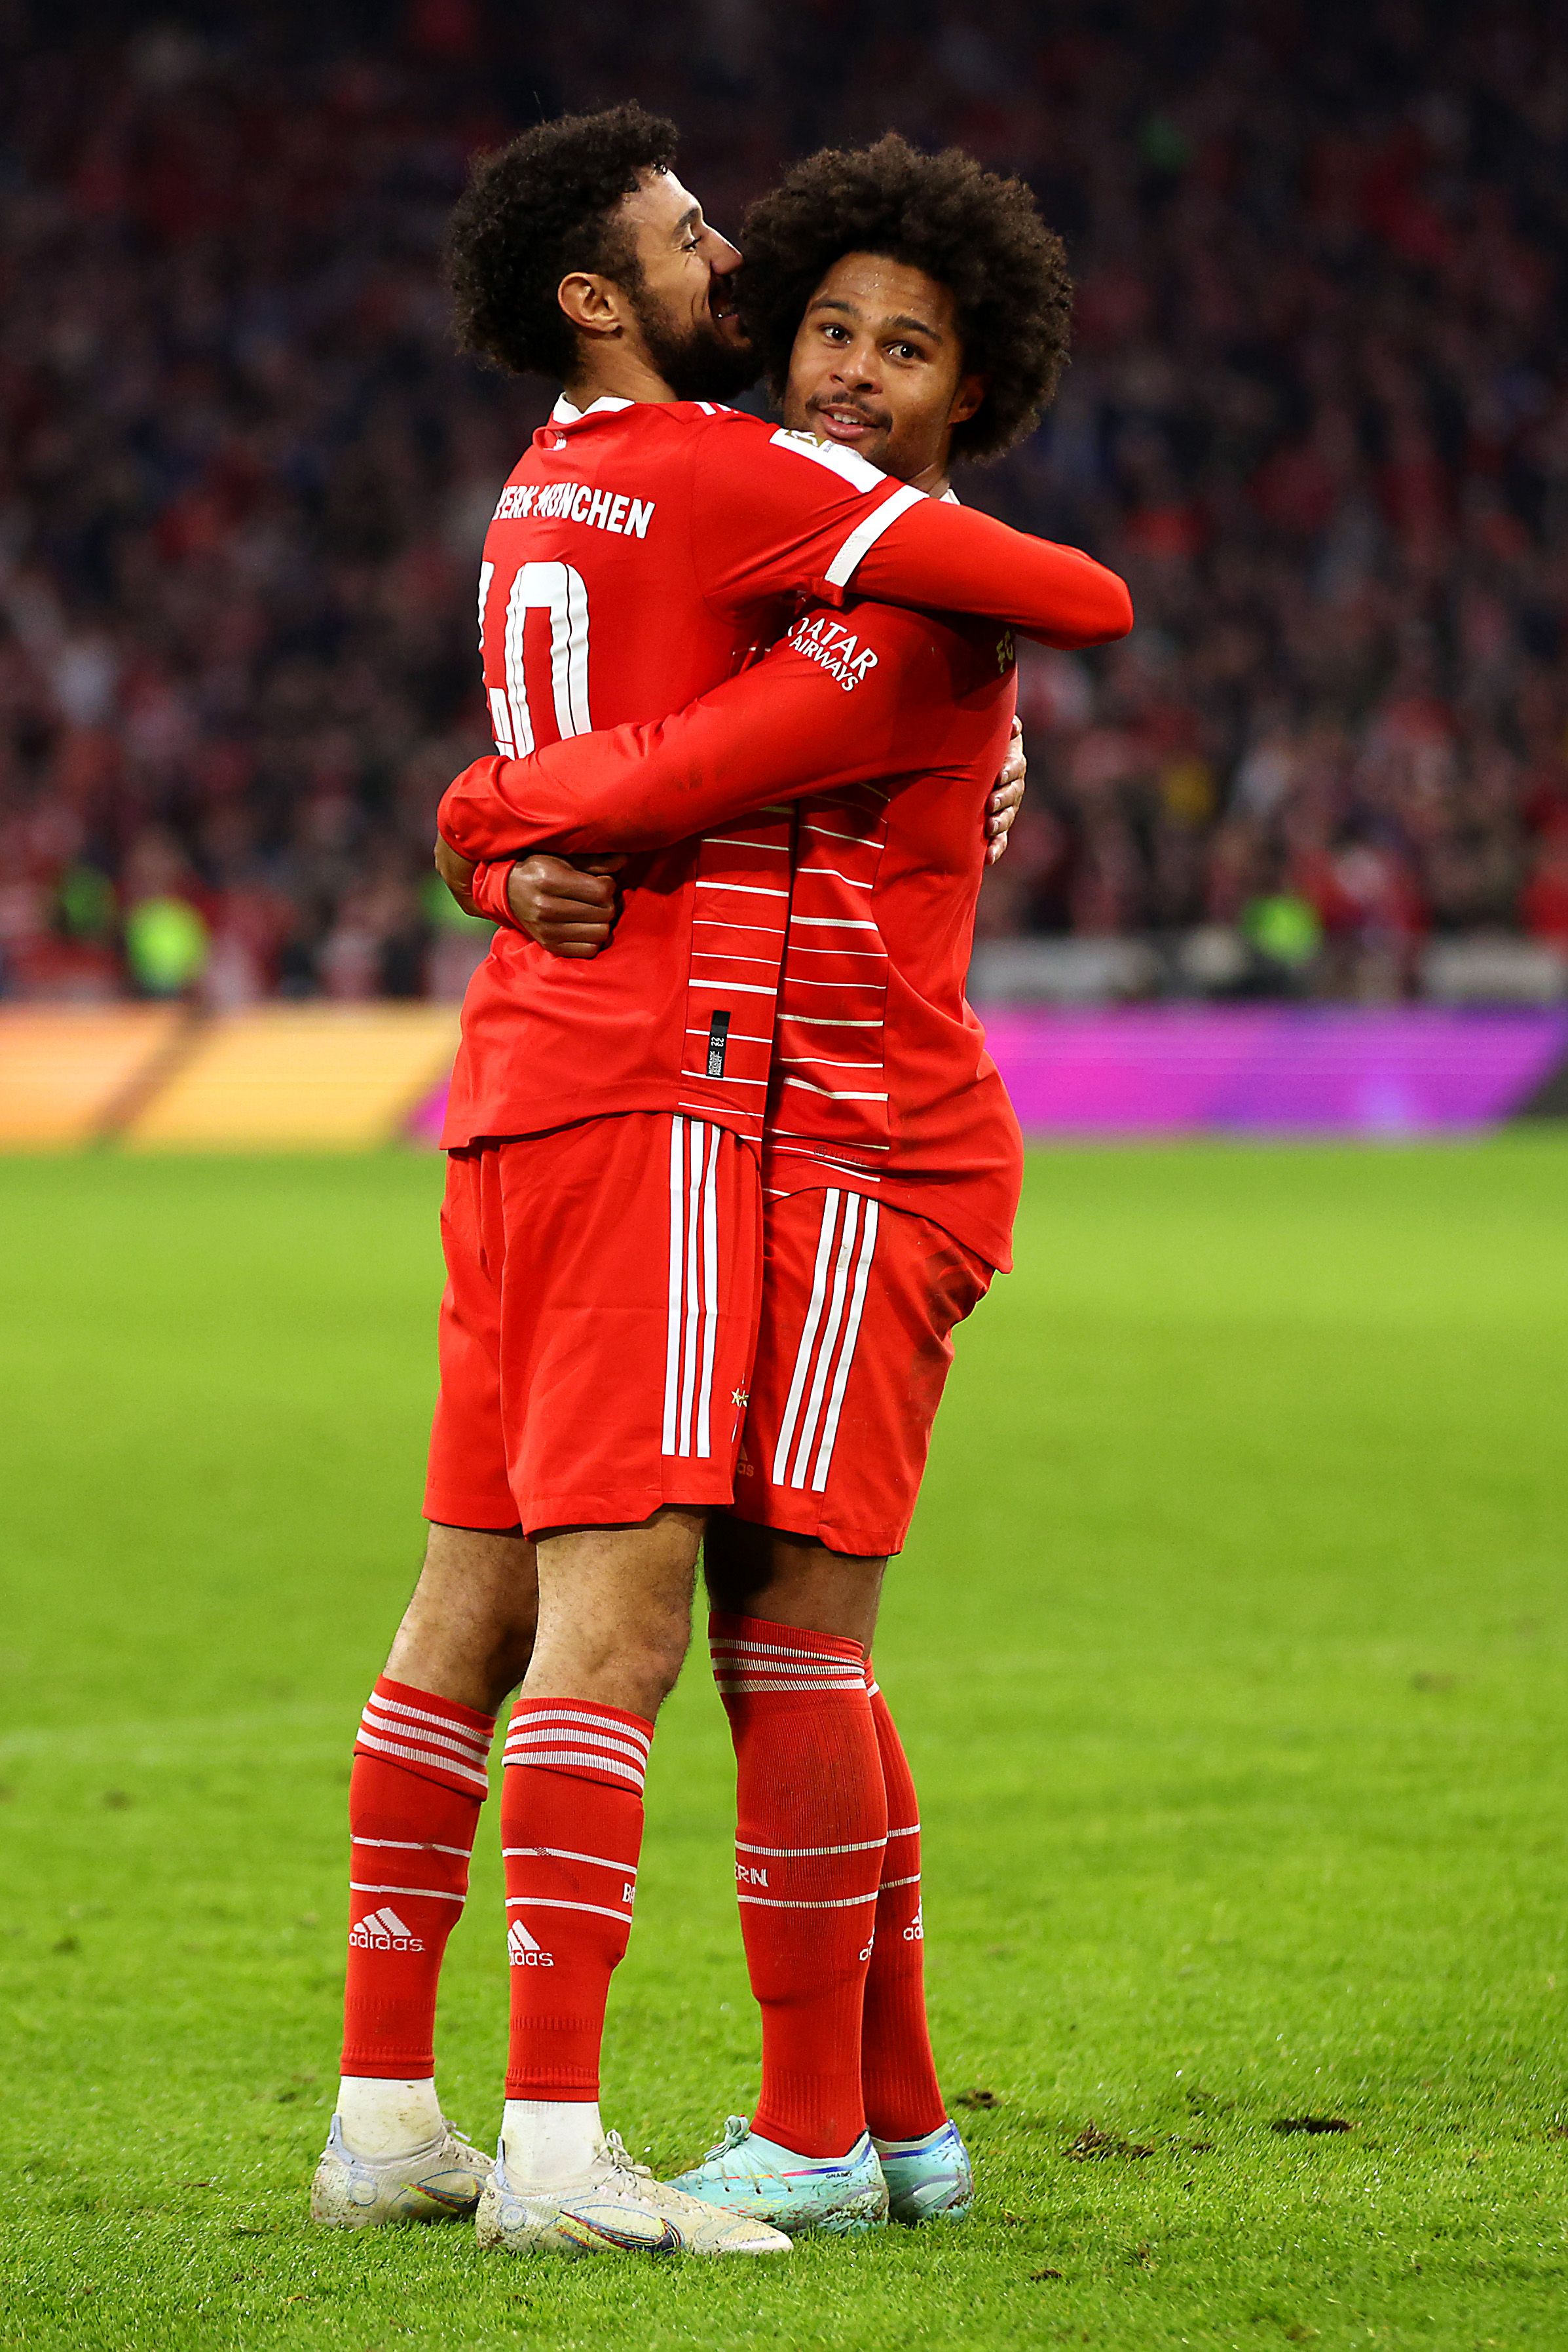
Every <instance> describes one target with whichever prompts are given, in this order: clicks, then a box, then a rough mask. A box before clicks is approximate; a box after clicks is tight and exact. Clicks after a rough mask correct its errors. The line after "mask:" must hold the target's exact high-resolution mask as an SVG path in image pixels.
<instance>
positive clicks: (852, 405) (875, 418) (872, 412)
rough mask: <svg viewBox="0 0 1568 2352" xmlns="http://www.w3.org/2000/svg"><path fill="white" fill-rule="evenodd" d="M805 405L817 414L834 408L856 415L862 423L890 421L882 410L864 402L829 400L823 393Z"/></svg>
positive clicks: (879, 423)
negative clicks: (868, 405) (870, 406)
mask: <svg viewBox="0 0 1568 2352" xmlns="http://www.w3.org/2000/svg"><path fill="white" fill-rule="evenodd" d="M806 405H807V406H808V408H810V411H811V413H812V415H821V413H822V412H823V411H825V410H827V409H830V408H834V409H837V410H839V411H840V413H841V415H846V416H858V417H859V418H860V420H861V422H862V425H886V424H888V423H889V422H890V421H891V420H890V419H889V417H888V415H887V414H886V412H885V411H884V410H883V409H880V408H868V407H867V406H866V405H865V404H864V402H863V401H860V400H831V399H829V398H828V397H827V396H826V394H823V395H822V396H821V397H820V398H818V399H815V400H810V401H808V402H807V404H806Z"/></svg>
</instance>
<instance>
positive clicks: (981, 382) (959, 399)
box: [947, 375, 986, 426]
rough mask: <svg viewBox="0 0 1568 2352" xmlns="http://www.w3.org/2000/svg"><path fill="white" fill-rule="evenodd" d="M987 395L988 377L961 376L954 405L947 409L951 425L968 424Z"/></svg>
mask: <svg viewBox="0 0 1568 2352" xmlns="http://www.w3.org/2000/svg"><path fill="white" fill-rule="evenodd" d="M985 396H986V379H985V377H984V376H983V375H965V376H960V377H959V379H958V389H957V391H956V393H955V394H953V405H952V407H951V408H950V409H949V410H948V411H947V423H948V425H949V426H952V425H967V423H968V421H969V419H970V417H971V416H973V415H974V414H975V411H976V410H977V408H978V407H979V405H980V403H981V402H982V401H983V400H984V398H985Z"/></svg>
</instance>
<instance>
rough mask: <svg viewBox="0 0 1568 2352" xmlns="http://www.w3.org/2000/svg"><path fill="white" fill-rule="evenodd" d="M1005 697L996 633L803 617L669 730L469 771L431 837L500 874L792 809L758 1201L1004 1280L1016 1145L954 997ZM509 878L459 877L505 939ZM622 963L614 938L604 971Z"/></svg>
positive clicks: (1002, 742) (969, 932)
mask: <svg viewBox="0 0 1568 2352" xmlns="http://www.w3.org/2000/svg"><path fill="white" fill-rule="evenodd" d="M1014 687H1015V666H1014V662H1013V655H1012V643H1011V637H1010V635H1009V633H1007V632H1002V631H998V629H997V627H996V625H995V624H994V623H993V624H988V623H985V622H980V621H954V620H952V619H950V618H949V619H947V620H943V621H934V620H932V619H930V618H928V617H926V616H925V615H921V614H913V613H907V612H899V611H896V610H894V608H893V607H891V606H888V605H883V604H853V605H852V606H851V607H849V608H847V609H844V610H842V611H841V612H834V611H832V610H830V609H818V610H816V611H813V612H811V613H809V614H806V615H805V616H804V617H803V618H802V619H801V620H800V621H799V622H798V623H797V624H796V625H795V626H794V628H792V629H791V630H790V632H789V635H788V636H787V637H786V638H785V639H784V640H783V641H782V642H781V643H780V644H779V646H776V647H775V648H774V650H773V651H772V652H771V653H770V654H769V655H768V656H767V658H766V659H765V660H763V661H762V662H760V663H759V664H758V665H757V666H756V667H753V668H750V669H747V671H746V672H745V673H744V675H743V676H741V677H737V678H733V679H731V680H729V681H727V683H726V684H725V685H723V686H721V687H718V688H716V689H715V690H714V691H713V692H712V693H710V694H707V695H705V696H703V697H702V698H700V699H699V700H698V701H696V702H695V703H694V704H692V705H691V706H690V707H689V708H688V709H685V710H683V711H680V712H677V713H676V714H675V715H674V717H672V718H669V719H663V720H660V721H657V722H656V723H654V724H653V725H650V726H626V727H620V728H616V729H613V730H611V731H609V732H608V733H605V734H602V735H594V736H592V737H591V738H587V739H583V740H578V741H576V742H562V743H559V744H557V745H555V746H553V747H552V748H551V749H550V750H549V751H543V752H541V753H540V754H538V756H537V757H536V758H534V759H530V760H528V761H521V762H518V761H501V760H486V761H478V762H477V763H476V766H475V767H474V768H472V769H470V770H469V771H467V772H466V773H465V775H464V776H462V777H459V779H458V780H457V782H455V784H454V785H453V787H452V789H451V791H450V792H449V793H447V795H446V798H445V799H444V801H443V803H442V809H441V827H442V831H443V833H444V834H445V835H447V837H448V839H451V840H453V841H454V842H455V843H457V842H459V841H460V838H461V837H462V836H463V835H467V837H468V838H470V839H472V838H473V837H474V835H475V833H476V831H477V830H479V829H480V827H479V825H478V824H470V823H469V822H468V820H469V819H470V817H471V816H472V814H473V812H474V811H475V809H476V808H482V809H483V811H484V816H483V830H484V831H485V832H486V834H487V835H489V836H490V837H491V839H492V840H498V839H499V837H500V836H502V835H505V836H506V837H507V845H509V846H510V847H511V848H512V849H514V850H516V851H526V850H528V849H530V848H540V847H544V846H546V845H548V846H549V847H551V848H554V849H558V850H561V851H564V852H568V853H570V852H580V851H586V850H592V849H603V850H610V849H623V850H632V851H637V850H645V849H649V848H652V847H654V846H656V845H659V844H661V843H663V842H665V841H668V840H671V839H673V838H677V837H680V836H682V835H693V834H695V835H699V836H702V835H712V834H713V833H714V832H715V831H716V830H717V829H720V828H736V821H737V819H741V820H743V822H744V817H745V812H747V811H748V810H751V811H758V810H765V811H766V812H767V814H768V818H769V819H770V820H771V819H773V818H775V817H776V816H777V815H778V814H779V809H780V806H781V804H782V803H785V802H788V801H790V800H797V799H798V803H799V804H798V807H797V810H796V817H795V839H794V881H793V888H792V895H791V898H790V901H789V929H788V932H787V943H786V947H785V952H784V959H783V967H782V974H781V979H780V984H779V999H778V1015H777V1024H776V1029H775V1034H774V1050H773V1061H772V1069H771V1080H770V1084H769V1087H768V1096H767V1108H766V1116H765V1128H764V1136H763V1145H764V1165H765V1178H766V1181H767V1183H768V1187H769V1189H770V1190H772V1191H774V1192H800V1191H804V1190H808V1189H812V1188H815V1187H819V1186H821V1185H825V1184H831V1185H837V1186H839V1187H841V1188H842V1189H844V1190H847V1191H853V1192H866V1193H871V1194H874V1195H875V1197H877V1198H878V1199H881V1200H884V1201H891V1202H893V1203H894V1205H895V1206H898V1207H902V1208H910V1209H915V1210H917V1211H918V1212H919V1213H921V1214H922V1215H924V1216H927V1217H930V1218H931V1219H932V1220H933V1221H934V1222H935V1223H937V1224H940V1225H942V1226H944V1227H945V1228H946V1230H947V1231H948V1232H950V1233H952V1234H954V1235H955V1236H956V1238H957V1239H958V1240H959V1241H962V1242H965V1243H967V1244H968V1246H969V1247H970V1248H972V1249H974V1250H976V1251H977V1252H978V1253H979V1255H981V1256H982V1257H984V1258H985V1259H986V1260H987V1261H988V1263H989V1264H990V1265H996V1266H1001V1267H1006V1266H1007V1265H1009V1263H1010V1242H1011V1231H1012V1221H1013V1214H1014V1211H1015V1209H1016V1207H1017V1203H1018V1188H1019V1173H1020V1168H1021V1157H1022V1154H1021V1145H1020V1141H1019V1130H1018V1122H1017V1120H1016V1119H1015V1118H1014V1116H1013V1112H1012V1107H1011V1105H1010V1104H1009V1101H1008V1097H1007V1093H1006V1089H1005V1088H1004V1087H1003V1085H1002V1081H1001V1078H1000V1076H999V1075H998V1071H997V1069H996V1066H995V1064H994V1063H993V1062H992V1061H991V1058H990V1056H989V1055H988V1053H987V1052H986V1048H985V1036H984V1032H983V1031H982V1029H981V1027H980V1024H979V1022H978V1021H977V1018H976V1016H975V1014H974V1013H973V1011H972V1010H971V1008H970V1007H969V1005H968V1003H967V1002H966V1000H965V995H964V982H965V975H966V972H967V968H968V962H969V953H970V948H971V945H972V940H973V933H974V919H975V902H976V899H977V896H978V893H979V887H980V877H981V872H982V870H983V866H984V862H985V839H984V827H983V824H982V817H983V814H984V810H985V803H986V800H987V796H988V793H989V791H990V787H991V785H992V784H993V782H995V780H996V775H997V771H998V768H999V767H1000V765H1001V762H1002V759H1003V756H1004V754H1005V751H1006V748H1007V740H1008V730H1009V725H1010V722H1011V718H1012V711H1013V703H1014ZM750 829H751V831H752V832H753V834H754V835H755V837H756V838H758V840H760V839H761V838H762V837H763V835H762V829H761V828H758V826H757V825H756V824H755V821H753V822H752V824H751V826H750ZM779 863H780V866H782V861H779ZM509 870H510V869H509V864H502V863H499V862H497V863H494V864H489V865H482V866H480V867H479V868H478V870H477V872H476V877H475V880H476V891H477V895H478V897H479V898H480V900H481V902H482V903H483V904H484V905H485V906H486V909H487V911H489V912H491V913H494V914H496V915H497V916H499V917H500V918H501V919H506V897H505V891H506V877H507V873H508V871H509ZM618 950H619V933H617V936H616V939H615V940H614V941H612V945H611V946H610V947H609V948H608V949H606V950H604V953H603V955H602V956H601V958H599V959H598V961H601V962H602V961H607V960H608V959H609V958H611V957H612V956H613V955H614V954H616V953H617V952H618ZM764 1025H765V1013H763V1012H760V1011H759V1012H754V1013H752V1015H751V1016H750V1019H749V1021H748V1023H747V1026H748V1028H749V1029H751V1030H753V1031H755V1032H757V1033H758V1034H760V1032H761V1031H762V1029H763V1027H764ZM713 1041H714V1032H713V1030H712V1029H711V1027H710V1029H709V1031H708V1032H707V1033H706V1034H704V1035H703V1036H701V1037H700V1038H699V1043H701V1044H703V1045H707V1046H709V1047H710V1048H711V1047H712V1045H713ZM724 1042H725V1040H723V1039H722V1038H721V1039H720V1041H719V1045H720V1050H722V1045H723V1044H724Z"/></svg>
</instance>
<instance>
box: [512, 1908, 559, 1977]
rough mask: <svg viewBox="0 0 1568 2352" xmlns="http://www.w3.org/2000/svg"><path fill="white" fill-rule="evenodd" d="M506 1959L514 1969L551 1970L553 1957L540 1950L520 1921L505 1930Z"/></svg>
mask: <svg viewBox="0 0 1568 2352" xmlns="http://www.w3.org/2000/svg"><path fill="white" fill-rule="evenodd" d="M507 1958H508V1959H509V1960H510V1962H511V1964H512V1966H513V1967H514V1968H515V1969H553V1968H554V1966H555V1955H554V1953H553V1952H547V1951H543V1950H541V1949H540V1948H539V1946H538V1944H537V1943H536V1942H535V1941H534V1938H533V1937H531V1936H530V1935H529V1933H528V1929H527V1928H526V1927H524V1925H523V1923H522V1921H521V1920H520V1919H514V1920H513V1922H512V1924H511V1926H510V1927H508V1928H507Z"/></svg>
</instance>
